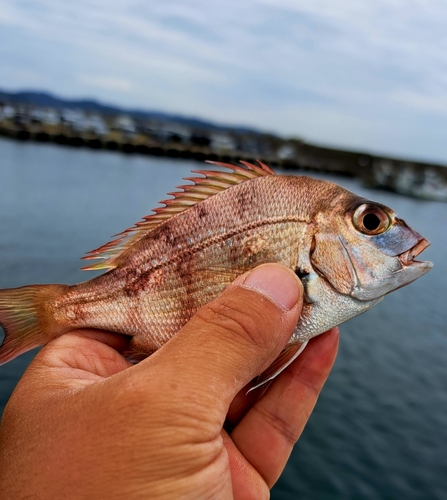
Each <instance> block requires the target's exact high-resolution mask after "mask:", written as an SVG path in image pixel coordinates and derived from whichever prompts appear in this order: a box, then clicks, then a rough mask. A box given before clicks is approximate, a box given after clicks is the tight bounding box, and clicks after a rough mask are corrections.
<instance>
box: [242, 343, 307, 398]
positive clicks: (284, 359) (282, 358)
mask: <svg viewBox="0 0 447 500" xmlns="http://www.w3.org/2000/svg"><path fill="white" fill-rule="evenodd" d="M307 343H308V340H306V342H304V343H303V344H292V345H288V346H286V347H285V348H284V349H283V350H282V351H281V353H280V355H279V356H278V357H277V358H276V359H275V361H273V363H272V364H271V365H270V366H269V367H268V368H267V370H265V371H263V372H262V373H261V375H259V377H258V380H257V381H256V385H255V386H253V387H252V388H251V389H250V390H249V391H247V394H248V393H249V392H250V391H253V390H255V389H258V387H261V386H262V385H264V384H266V383H267V382H270V380H273V379H274V378H275V377H277V376H278V375H279V374H280V373H281V372H282V371H284V370H285V369H286V368H287V367H288V366H289V365H290V364H291V363H292V362H293V361H295V359H296V358H297V357H298V356H299V355H300V354H301V353H302V352H303V351H304V349H305V347H306V346H307Z"/></svg>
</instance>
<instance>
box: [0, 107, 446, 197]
mask: <svg viewBox="0 0 447 500" xmlns="http://www.w3.org/2000/svg"><path fill="white" fill-rule="evenodd" d="M98 120H102V118H100V117H96V122H95V121H93V122H91V124H90V126H82V127H80V126H78V125H76V124H74V123H73V122H70V121H68V120H65V121H64V120H59V121H58V120H53V123H45V122H44V120H40V119H35V118H34V119H32V118H31V117H30V116H28V115H27V114H25V113H24V112H23V110H21V111H20V113H16V114H15V115H11V116H10V117H6V118H5V117H4V116H3V117H2V116H1V115H0V135H1V136H4V137H9V138H12V139H16V140H20V141H37V142H52V143H56V144H60V145H65V146H71V147H86V148H90V149H105V150H110V151H121V152H123V153H126V154H142V155H152V156H164V157H169V158H181V159H194V160H198V161H204V160H214V161H223V162H235V161H239V160H245V161H250V162H254V161H255V160H261V161H263V162H265V163H267V164H268V165H270V166H272V167H281V168H284V169H291V170H303V171H310V172H312V171H314V172H321V173H330V174H337V175H343V176H346V177H357V178H360V179H361V180H362V181H363V183H364V184H365V185H366V186H368V187H372V188H378V189H385V190H388V191H393V192H397V193H400V194H403V195H407V196H413V197H417V198H423V199H431V200H439V201H447V167H446V166H444V165H439V164H432V163H422V162H417V161H411V160H403V159H396V158H390V157H382V156H378V155H372V154H369V153H364V152H354V151H345V150H340V149H334V148H325V147H320V146H316V145H312V144H308V143H306V142H304V141H301V140H298V139H282V138H279V137H276V136H273V135H269V134H256V136H255V137H253V136H250V134H249V133H247V132H246V131H245V132H238V133H235V132H234V131H232V132H222V131H220V132H219V133H216V132H210V131H209V130H203V129H202V130H185V128H184V127H183V128H182V129H181V130H180V127H179V126H178V124H175V123H170V124H169V123H168V124H166V123H163V124H161V125H160V124H155V125H154V124H152V125H151V126H150V127H148V126H141V124H140V125H138V124H135V123H134V122H133V121H132V120H131V118H129V117H118V118H117V119H115V120H114V126H112V125H111V119H110V118H109V119H108V121H109V123H108V126H105V125H103V124H102V123H103V122H102V121H101V122H99V121H98ZM98 123H101V124H102V125H101V126H99V125H98ZM104 123H105V122H104Z"/></svg>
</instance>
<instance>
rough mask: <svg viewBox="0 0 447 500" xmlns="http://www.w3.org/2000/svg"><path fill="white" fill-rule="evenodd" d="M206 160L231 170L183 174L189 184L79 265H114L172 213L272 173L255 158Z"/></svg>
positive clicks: (171, 194)
mask: <svg viewBox="0 0 447 500" xmlns="http://www.w3.org/2000/svg"><path fill="white" fill-rule="evenodd" d="M207 163H211V164H213V165H218V166H220V167H224V168H226V169H228V170H231V172H225V171H211V170H210V171H208V170H193V173H195V174H200V175H203V177H185V178H184V180H187V181H191V182H192V184H186V185H183V186H178V187H177V189H181V191H174V192H172V193H168V194H169V195H170V196H172V198H171V199H168V200H164V201H161V202H160V204H162V205H164V206H162V207H158V208H156V209H154V210H153V212H155V213H154V214H151V215H148V216H146V217H143V220H141V221H140V222H137V223H136V224H135V225H134V226H132V227H130V228H128V229H126V230H125V231H123V232H122V233H118V234H116V235H115V236H116V238H115V239H113V240H112V241H110V242H109V243H106V244H105V245H103V246H101V247H99V248H97V249H95V250H92V251H90V252H88V253H87V254H86V255H85V256H84V257H82V259H85V260H90V259H101V262H98V263H96V264H91V265H89V266H86V267H83V268H82V269H83V270H89V271H90V270H98V269H114V268H115V267H118V265H119V259H118V257H119V255H121V254H122V253H123V252H124V251H126V250H127V249H128V248H130V247H131V246H132V245H134V244H135V243H136V242H137V241H138V240H140V239H141V238H142V237H143V236H145V235H146V234H147V233H148V232H149V231H152V230H153V229H155V228H156V227H157V226H158V225H160V224H162V223H163V222H165V221H166V220H168V219H170V218H171V217H173V216H174V215H177V214H179V213H180V212H183V211H185V210H187V209H188V208H191V207H192V206H193V205H195V204H196V203H199V202H201V201H203V200H205V199H206V198H208V197H210V196H213V195H214V194H217V193H219V192H220V191H224V190H225V189H228V188H230V187H232V186H235V185H237V184H240V183H242V182H245V181H248V180H250V179H255V178H256V177H263V176H266V175H275V172H273V170H271V169H270V168H269V167H268V166H267V165H265V164H264V163H262V162H260V161H258V164H259V165H253V164H252V163H248V162H246V161H241V162H240V163H242V165H244V166H243V167H241V166H239V165H231V164H230V163H221V162H217V161H208V162H207Z"/></svg>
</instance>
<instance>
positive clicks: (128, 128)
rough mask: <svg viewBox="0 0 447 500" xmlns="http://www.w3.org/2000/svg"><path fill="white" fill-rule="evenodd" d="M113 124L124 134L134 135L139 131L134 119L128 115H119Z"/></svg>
mask: <svg viewBox="0 0 447 500" xmlns="http://www.w3.org/2000/svg"><path fill="white" fill-rule="evenodd" d="M113 125H114V128H115V129H116V130H119V131H120V132H123V133H124V134H128V135H133V134H135V133H136V131H137V128H136V125H135V122H134V120H133V119H132V118H131V117H130V116H128V115H120V116H117V117H116V118H115V121H114V124H113Z"/></svg>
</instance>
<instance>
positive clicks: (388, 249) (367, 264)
mask: <svg viewBox="0 0 447 500" xmlns="http://www.w3.org/2000/svg"><path fill="white" fill-rule="evenodd" d="M331 205H332V206H331V210H330V212H329V213H328V212H327V211H326V213H320V214H319V215H318V217H317V225H316V226H317V230H316V233H315V237H314V242H313V245H312V249H311V255H310V260H311V264H312V266H313V268H314V269H315V270H316V272H317V273H318V274H319V275H320V276H322V277H323V278H324V279H325V280H327V281H328V282H329V283H330V285H331V286H332V287H333V288H334V289H335V290H337V291H338V292H339V293H341V294H344V295H349V296H350V297H352V298H355V299H357V300H360V301H370V300H374V299H378V298H381V297H383V296H384V295H386V294H388V293H390V292H392V291H394V290H397V289H398V288H401V287H403V286H405V285H408V284H409V283H411V282H412V281H414V280H415V279H417V278H419V277H420V276H422V275H423V274H425V273H426V272H428V271H429V270H430V269H431V268H432V263H431V262H422V261H418V260H415V257H416V256H418V255H419V254H420V253H421V252H422V251H423V250H425V249H426V248H427V247H428V246H429V245H430V243H429V242H428V241H427V240H426V239H425V238H424V237H422V236H421V235H420V234H419V233H417V232H416V231H414V230H413V229H411V228H410V227H409V226H408V225H407V224H406V223H405V222H404V221H403V220H402V219H400V218H399V217H398V216H397V215H396V214H395V213H394V212H393V210H391V209H390V208H389V207H387V206H385V205H382V204H380V203H376V202H372V201H369V200H366V199H364V198H361V197H358V196H356V195H353V194H352V193H349V194H344V195H343V196H341V197H338V198H337V200H334V201H333V203H331Z"/></svg>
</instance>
